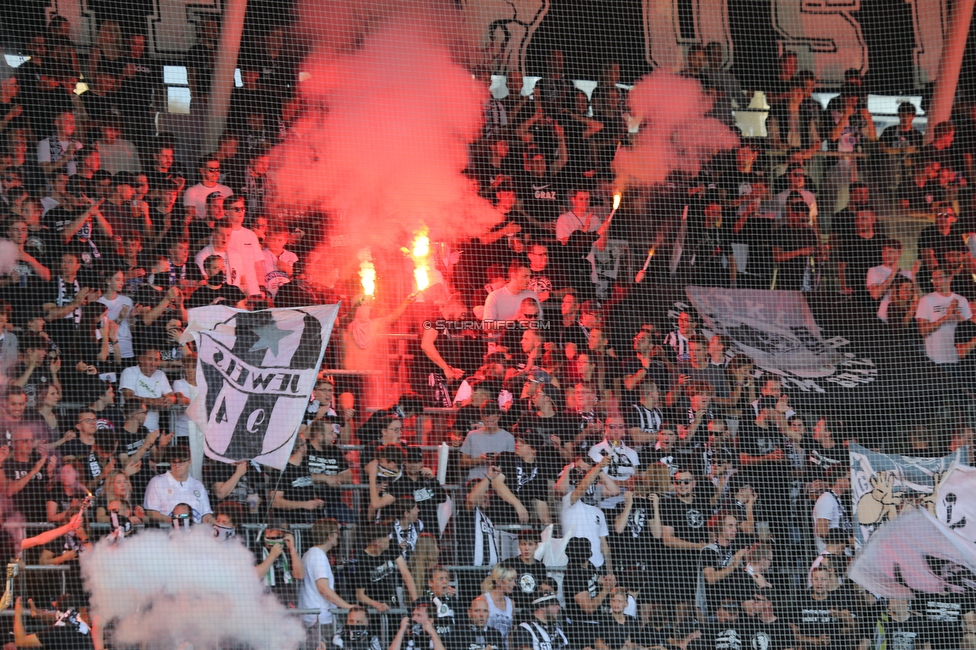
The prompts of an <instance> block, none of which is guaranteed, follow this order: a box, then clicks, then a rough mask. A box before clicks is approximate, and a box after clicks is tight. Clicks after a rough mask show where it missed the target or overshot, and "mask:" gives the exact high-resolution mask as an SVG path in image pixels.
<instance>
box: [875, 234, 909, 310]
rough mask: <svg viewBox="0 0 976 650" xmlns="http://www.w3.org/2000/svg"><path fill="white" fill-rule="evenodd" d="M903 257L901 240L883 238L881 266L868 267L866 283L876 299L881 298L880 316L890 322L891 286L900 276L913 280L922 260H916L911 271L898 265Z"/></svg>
mask: <svg viewBox="0 0 976 650" xmlns="http://www.w3.org/2000/svg"><path fill="white" fill-rule="evenodd" d="M899 259H901V242H900V241H898V240H897V239H892V238H891V237H885V238H884V239H882V240H881V266H875V267H872V268H870V269H868V274H867V278H866V280H865V284H866V285H867V289H868V293H870V294H871V298H873V299H874V300H880V301H881V303H880V304H879V305H878V318H880V319H881V320H882V321H884V322H886V323H887V322H888V304H889V303H891V287H892V285H894V283H895V280H897V279H898V278H906V279H908V280H911V279H912V278H914V277H915V275H916V274H917V273H918V269H919V268H920V267H921V261H920V260H919V261H916V262H915V266H914V267H913V268H912V270H911V271H909V270H907V269H902V268H899V267H898V260H899Z"/></svg>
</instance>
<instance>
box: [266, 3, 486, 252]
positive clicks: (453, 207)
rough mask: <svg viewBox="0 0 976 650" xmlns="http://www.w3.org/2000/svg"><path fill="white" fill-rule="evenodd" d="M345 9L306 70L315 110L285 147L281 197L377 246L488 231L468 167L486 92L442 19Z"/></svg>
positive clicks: (304, 86)
mask: <svg viewBox="0 0 976 650" xmlns="http://www.w3.org/2000/svg"><path fill="white" fill-rule="evenodd" d="M330 6H331V3H330ZM342 6H344V7H345V9H343V10H342V12H341V16H342V20H341V21H340V24H341V25H344V27H342V29H341V30H337V31H340V32H341V33H340V34H339V35H338V36H333V37H332V38H326V37H325V36H322V35H321V34H320V35H318V36H322V38H323V40H321V41H320V42H319V47H317V48H316V49H315V50H314V51H313V53H312V54H311V56H310V57H309V59H308V60H307V61H306V62H305V64H304V66H303V68H302V69H303V70H305V71H307V72H308V73H309V74H310V75H311V76H310V78H308V79H307V80H306V81H303V82H301V83H300V85H299V88H300V91H301V93H302V95H303V99H304V100H305V102H304V103H305V106H307V107H308V109H307V112H306V113H305V114H304V115H303V117H302V118H301V119H300V120H299V121H298V123H297V124H296V126H295V129H294V133H293V134H292V135H291V137H289V138H288V139H287V140H286V141H285V142H284V143H283V144H281V145H279V147H278V148H277V151H276V159H275V164H274V167H275V171H274V176H275V182H276V185H277V188H278V191H279V193H280V198H281V200H283V201H284V202H285V203H288V204H295V205H310V204H311V205H316V206H318V207H320V208H322V209H324V210H326V211H327V212H330V213H331V214H332V215H333V216H334V217H335V223H336V224H337V225H336V227H337V232H336V233H335V234H338V235H342V236H343V237H344V239H345V241H346V243H347V244H348V245H350V246H353V247H355V248H357V249H358V248H360V247H364V246H368V247H370V248H371V249H373V251H374V252H377V251H379V250H387V251H392V250H397V251H398V250H399V248H400V247H401V246H405V245H408V244H409V242H410V240H411V239H412V235H413V233H414V232H415V231H417V230H419V229H421V228H422V227H424V226H426V227H427V228H428V230H429V232H430V236H431V239H432V240H434V241H445V240H452V239H455V238H459V237H469V236H473V235H476V234H479V233H482V232H484V231H486V230H487V229H488V228H490V227H491V226H492V225H493V224H495V223H497V222H498V221H499V220H500V218H501V216H500V215H499V213H497V212H496V211H495V210H494V209H493V208H492V206H491V204H490V203H488V202H487V201H485V200H484V199H482V198H480V197H479V196H478V195H477V187H476V185H474V184H473V183H472V182H471V181H470V180H469V179H468V178H467V177H465V176H464V175H462V174H461V171H462V170H463V169H464V168H465V167H466V166H467V164H468V145H469V143H471V142H473V141H474V140H475V139H477V137H478V135H479V133H480V129H481V125H482V120H483V110H484V109H483V106H484V102H485V101H486V100H487V99H488V90H487V88H486V87H485V86H484V84H482V83H479V82H478V81H476V80H475V79H474V78H473V76H472V74H471V73H470V72H469V71H468V70H466V69H465V68H464V67H463V66H461V65H459V64H457V63H456V62H455V58H454V56H453V55H452V48H453V47H454V43H451V42H449V41H448V40H447V39H445V38H442V37H441V35H440V34H441V32H440V31H439V30H438V29H437V28H438V27H440V26H442V25H443V23H440V24H438V21H440V18H441V16H440V15H435V16H434V18H433V19H432V18H431V17H430V16H426V17H424V16H421V15H419V14H418V13H416V12H412V13H411V12H409V11H408V12H406V13H403V14H399V15H397V16H396V18H395V20H392V19H391V20H385V19H383V18H382V17H381V16H373V17H372V19H369V20H367V19H366V18H364V17H363V16H362V15H361V14H360V13H357V12H356V11H355V10H354V8H355V7H356V5H353V4H346V5H342ZM312 8H314V5H312ZM322 15H330V14H328V13H326V14H320V15H319V19H321V17H322ZM330 16H331V15H330ZM376 21H379V22H380V24H376ZM332 25H333V23H332V19H331V17H330V19H329V26H330V27H332ZM314 31H315V30H314V29H313V30H312V32H313V33H314ZM357 33H358V34H359V37H354V35H355V34H357ZM353 43H355V45H356V46H355V47H353ZM398 254H399V253H398Z"/></svg>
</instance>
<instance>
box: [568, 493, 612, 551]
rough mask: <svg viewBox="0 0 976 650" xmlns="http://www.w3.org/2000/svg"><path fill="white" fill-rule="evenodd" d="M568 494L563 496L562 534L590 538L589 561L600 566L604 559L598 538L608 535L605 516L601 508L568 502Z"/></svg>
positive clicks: (581, 502)
mask: <svg viewBox="0 0 976 650" xmlns="http://www.w3.org/2000/svg"><path fill="white" fill-rule="evenodd" d="M569 497H570V495H569V494H567V495H566V496H564V497H563V534H564V535H566V536H567V537H582V538H584V539H588V540H590V553H591V555H590V563H591V564H593V566H595V567H597V568H600V567H601V566H603V563H604V562H605V561H606V560H605V559H604V558H603V549H602V548H600V538H601V537H602V538H604V539H605V538H606V537H607V536H608V535H610V529H609V528H607V517H606V515H605V514H603V510H602V509H601V508H597V507H596V506H591V505H589V504H587V503H583V501H582V500H579V501H577V502H576V503H574V504H573V505H571V506H570V505H567V504H569Z"/></svg>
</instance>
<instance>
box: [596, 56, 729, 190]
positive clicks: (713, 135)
mask: <svg viewBox="0 0 976 650" xmlns="http://www.w3.org/2000/svg"><path fill="white" fill-rule="evenodd" d="M627 101H628V103H629V104H630V112H631V114H632V115H636V116H641V117H642V118H643V123H642V125H641V129H640V132H639V133H638V135H637V139H636V141H635V143H634V145H633V146H632V147H621V148H620V150H619V151H617V155H616V157H615V158H614V161H613V169H614V171H615V172H616V174H617V182H618V184H621V185H623V186H628V185H655V184H657V183H662V182H664V179H665V178H666V177H667V175H668V174H669V173H670V172H672V171H682V172H687V173H690V174H697V173H698V171H699V170H700V169H701V166H702V164H703V163H705V162H706V161H707V160H708V159H709V158H711V157H712V156H713V155H715V153H717V152H719V151H724V150H728V149H734V148H735V147H736V146H738V144H739V137H738V136H737V135H736V134H735V133H733V132H732V130H731V129H729V127H727V126H725V125H724V124H722V123H721V122H720V121H718V120H716V119H715V118H711V117H706V113H708V111H709V110H710V109H711V108H712V101H711V98H710V97H709V96H708V95H706V94H705V92H704V91H703V90H702V87H701V84H700V83H698V81H696V80H695V79H690V78H687V77H682V76H680V75H676V74H673V73H670V72H665V71H663V70H656V71H654V72H652V73H651V74H649V75H646V76H644V77H641V79H640V80H638V81H637V83H636V84H635V85H634V87H633V89H632V90H631V91H630V93H629V94H628V97H627Z"/></svg>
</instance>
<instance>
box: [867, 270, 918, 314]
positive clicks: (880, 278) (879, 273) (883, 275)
mask: <svg viewBox="0 0 976 650" xmlns="http://www.w3.org/2000/svg"><path fill="white" fill-rule="evenodd" d="M898 275H900V276H902V277H903V278H907V279H909V280H911V279H912V272H911V271H906V270H905V269H899V270H898ZM890 277H891V269H890V268H888V267H887V266H875V267H872V268H870V269H868V275H867V279H866V280H865V282H864V286H865V287H873V286H874V285H876V284H884V282H885V281H886V280H887V279H888V278H890ZM889 304H891V289H890V288H889V289H888V291H886V292H885V295H884V296H883V297H882V298H881V304H879V305H878V318H880V319H881V320H883V321H884V322H886V323H887V322H888V305H889Z"/></svg>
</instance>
